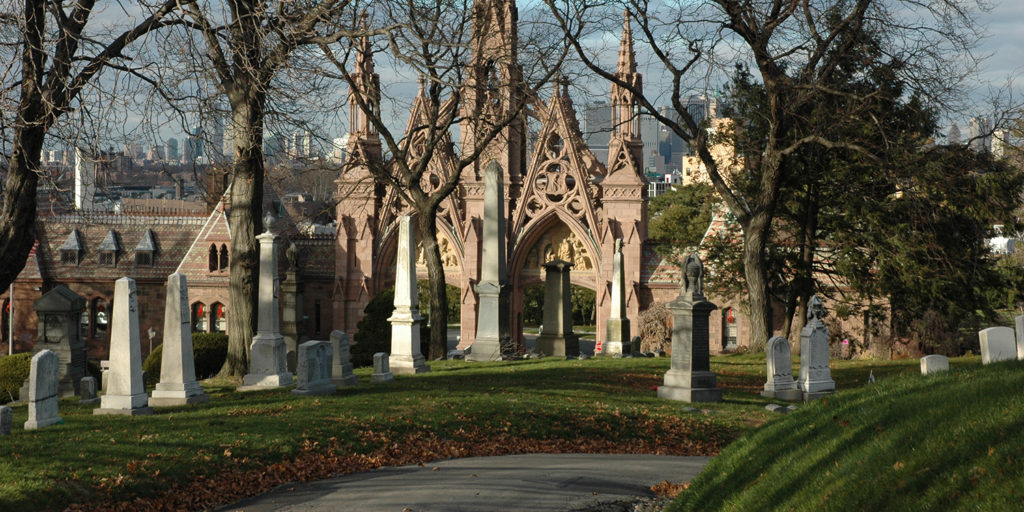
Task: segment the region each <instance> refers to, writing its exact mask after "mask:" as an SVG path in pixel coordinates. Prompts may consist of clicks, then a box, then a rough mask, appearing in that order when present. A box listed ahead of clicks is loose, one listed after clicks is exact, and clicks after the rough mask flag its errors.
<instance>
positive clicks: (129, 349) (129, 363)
mask: <svg viewBox="0 0 1024 512" xmlns="http://www.w3.org/2000/svg"><path fill="white" fill-rule="evenodd" d="M111 324H112V325H111V329H110V371H109V372H108V373H107V374H106V375H105V376H104V378H105V379H106V380H107V381H108V382H104V385H105V389H106V393H105V394H104V395H103V396H102V397H101V398H100V407H99V408H98V409H93V411H92V412H93V414H123V415H128V416H136V415H144V414H153V409H152V408H151V407H150V406H149V397H148V396H147V395H146V390H145V387H144V385H143V381H142V341H141V340H140V339H139V294H138V292H137V291H136V289H135V280H134V279H131V278H128V277H122V278H121V279H118V280H117V282H116V283H114V317H113V319H112V321H111Z"/></svg>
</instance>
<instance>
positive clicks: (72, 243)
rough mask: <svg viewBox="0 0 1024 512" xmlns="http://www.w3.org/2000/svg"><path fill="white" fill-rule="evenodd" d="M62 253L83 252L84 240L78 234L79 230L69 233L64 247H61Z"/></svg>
mask: <svg viewBox="0 0 1024 512" xmlns="http://www.w3.org/2000/svg"><path fill="white" fill-rule="evenodd" d="M60 250H61V251H81V250H82V238H81V236H80V235H79V234H78V230H77V229H72V230H71V232H70V233H68V238H67V240H64V245H62V246H60Z"/></svg>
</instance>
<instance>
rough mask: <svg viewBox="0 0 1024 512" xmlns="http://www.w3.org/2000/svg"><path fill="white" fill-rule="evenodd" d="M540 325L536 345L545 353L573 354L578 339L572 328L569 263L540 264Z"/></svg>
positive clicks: (577, 350) (577, 344) (557, 355)
mask: <svg viewBox="0 0 1024 512" xmlns="http://www.w3.org/2000/svg"><path fill="white" fill-rule="evenodd" d="M543 266H544V325H542V326H541V331H540V336H537V341H536V345H535V346H536V349H537V351H538V352H540V353H541V354H544V355H546V356H556V357H566V356H572V357H576V356H578V355H579V353H580V340H579V338H578V337H576V334H575V333H573V331H572V282H571V281H570V276H569V271H570V269H572V266H573V264H572V263H569V262H568V261H562V260H554V261H549V262H547V263H545V264H544V265H543Z"/></svg>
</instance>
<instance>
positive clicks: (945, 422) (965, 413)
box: [667, 357, 1024, 512]
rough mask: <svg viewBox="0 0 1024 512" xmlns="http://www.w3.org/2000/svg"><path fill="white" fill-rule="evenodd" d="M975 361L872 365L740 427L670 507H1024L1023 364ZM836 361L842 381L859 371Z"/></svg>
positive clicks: (992, 508)
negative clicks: (936, 366) (946, 366)
mask: <svg viewBox="0 0 1024 512" xmlns="http://www.w3.org/2000/svg"><path fill="white" fill-rule="evenodd" d="M913 362H914V363H916V361H913ZM978 363H979V361H978V358H976V357H970V358H958V359H954V360H952V362H951V366H952V367H953V370H952V371H950V372H948V373H944V374H939V375H931V376H928V377H922V376H921V375H919V374H917V375H900V376H890V373H902V372H900V371H899V368H900V366H901V363H900V362H893V363H870V367H871V368H873V369H874V372H875V375H876V377H879V380H878V381H877V382H876V383H874V384H872V385H870V386H863V387H860V388H859V389H848V390H847V391H843V392H841V393H839V394H836V395H834V396H832V397H828V398H826V399H824V400H821V401H819V402H815V403H813V404H808V405H805V406H802V407H800V408H799V409H798V410H797V411H796V412H793V413H790V414H787V415H784V416H780V417H778V418H777V419H774V420H772V421H770V422H768V423H767V424H765V425H764V426H762V427H760V428H758V429H757V430H753V431H748V432H747V433H746V434H744V435H743V436H741V437H740V438H739V439H737V440H736V441H734V442H733V443H731V444H730V445H729V446H728V447H727V448H726V449H725V450H723V451H722V453H721V455H720V456H719V457H717V458H716V459H715V460H713V461H712V462H711V463H710V464H709V465H708V467H707V468H706V469H705V470H704V472H702V473H701V475H700V476H699V477H698V478H697V479H695V480H694V481H693V483H692V485H691V486H690V488H689V490H687V491H686V492H684V493H683V494H681V495H680V496H679V497H678V498H677V499H676V501H675V502H674V503H673V504H672V506H670V507H669V508H668V509H667V510H670V511H673V512H677V511H689V510H726V511H748V510H787V511H788V510H797V511H815V512H817V511H828V510H836V511H846V510H872V511H874V510H914V511H918V510H942V511H945V510H965V511H966V510H993V511H994V510H1024V362H1018V361H1011V362H1005V363H999V364H994V365H990V366H986V367H981V366H980V365H979V364H978ZM837 366H838V368H836V367H837ZM833 367H834V368H836V369H835V370H834V372H833V374H834V375H835V376H836V380H837V382H838V384H839V387H840V389H843V388H844V387H848V386H850V385H851V384H852V385H856V384H857V382H859V381H860V379H861V378H862V376H863V373H864V370H865V367H858V365H856V364H848V363H841V364H838V365H836V364H835V363H833ZM890 370H892V371H890ZM882 377H884V378H882ZM851 379H852V380H851ZM844 381H846V382H847V384H846V385H845V386H844Z"/></svg>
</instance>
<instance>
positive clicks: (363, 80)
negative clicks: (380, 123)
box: [349, 10, 380, 137]
mask: <svg viewBox="0 0 1024 512" xmlns="http://www.w3.org/2000/svg"><path fill="white" fill-rule="evenodd" d="M360 28H362V29H363V30H367V31H368V30H369V17H368V15H367V13H366V11H365V10H364V11H363V14H362V20H361V21H360ZM352 82H353V83H354V84H355V88H356V89H358V94H349V131H351V132H353V134H355V135H357V136H361V137H376V136H377V129H376V128H374V127H373V123H371V122H370V119H369V116H368V115H366V114H367V113H366V112H364V111H363V108H364V107H360V106H359V100H358V97H357V96H360V97H362V99H363V103H364V104H365V108H366V109H367V110H368V111H369V112H371V113H372V112H379V111H380V76H379V75H378V74H377V73H376V72H375V70H374V67H373V45H372V44H371V42H370V36H369V35H363V36H362V37H360V38H359V42H358V46H357V48H356V66H355V72H354V73H352Z"/></svg>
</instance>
